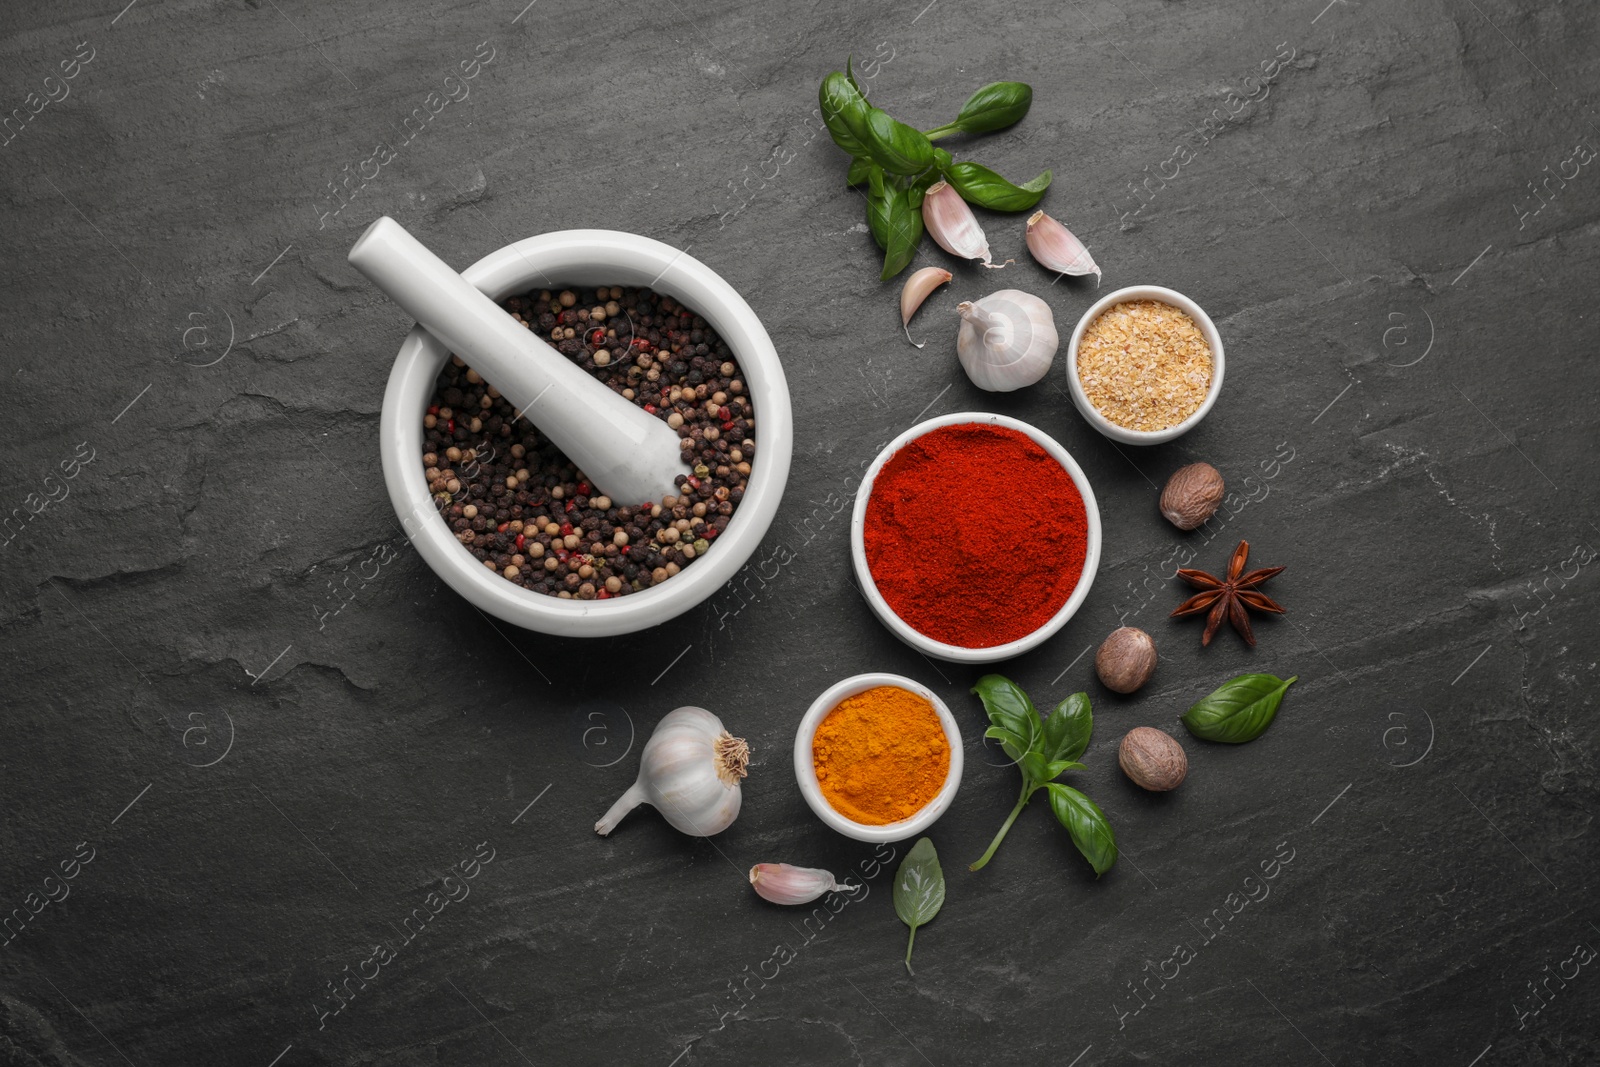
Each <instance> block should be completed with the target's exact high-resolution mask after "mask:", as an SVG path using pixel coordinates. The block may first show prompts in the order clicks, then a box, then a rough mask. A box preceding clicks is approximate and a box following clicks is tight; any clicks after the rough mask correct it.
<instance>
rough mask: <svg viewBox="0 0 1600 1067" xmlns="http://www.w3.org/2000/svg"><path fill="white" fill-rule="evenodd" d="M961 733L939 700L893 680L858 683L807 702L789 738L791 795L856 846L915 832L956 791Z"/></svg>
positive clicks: (862, 677) (859, 679) (850, 681)
mask: <svg viewBox="0 0 1600 1067" xmlns="http://www.w3.org/2000/svg"><path fill="white" fill-rule="evenodd" d="M962 766H963V761H962V748H961V728H960V727H959V726H958V725H957V724H956V719H955V716H954V715H952V714H951V713H950V709H949V708H948V707H946V706H945V704H944V701H942V700H940V699H939V697H938V696H937V695H936V694H935V693H934V692H933V690H931V689H929V688H928V687H927V686H925V685H922V684H921V683H920V682H915V681H913V680H912V679H910V678H905V677H902V676H901V675H898V674H858V675H855V676H854V677H851V678H846V679H844V680H843V681H841V682H839V683H837V684H835V685H833V686H830V687H829V688H828V690H827V691H826V692H824V693H823V694H822V695H821V696H819V697H817V699H816V700H815V701H813V702H812V704H811V707H810V709H808V710H807V711H806V713H805V715H804V716H803V717H802V718H801V720H800V727H799V729H798V730H797V731H796V733H795V739H794V774H795V780H796V781H798V782H799V784H800V794H801V795H802V796H804V797H805V800H806V803H807V804H808V805H810V807H811V810H812V811H813V812H815V813H816V816H817V818H819V819H821V820H822V821H823V822H824V823H826V824H827V825H828V826H830V827H832V828H833V829H835V830H837V831H839V833H841V834H844V835H845V836H846V837H851V838H854V839H855V840H857V841H869V842H887V841H903V840H905V839H906V838H908V837H915V836H917V835H918V834H920V833H924V832H925V831H926V830H927V829H928V827H930V826H932V825H933V824H934V823H935V822H936V821H937V820H938V818H939V816H941V815H943V814H944V813H945V811H946V810H947V809H948V808H949V807H950V804H951V802H952V801H954V800H955V798H956V790H957V789H959V788H960V786H961V769H962Z"/></svg>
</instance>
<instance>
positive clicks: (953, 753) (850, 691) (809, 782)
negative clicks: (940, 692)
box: [794, 674, 963, 842]
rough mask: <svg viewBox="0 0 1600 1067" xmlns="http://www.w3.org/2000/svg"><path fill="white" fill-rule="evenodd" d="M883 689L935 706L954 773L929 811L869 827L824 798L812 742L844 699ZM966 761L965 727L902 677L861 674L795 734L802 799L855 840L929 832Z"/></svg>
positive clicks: (823, 701) (818, 704) (824, 698)
mask: <svg viewBox="0 0 1600 1067" xmlns="http://www.w3.org/2000/svg"><path fill="white" fill-rule="evenodd" d="M880 685H892V686H898V687H899V688H901V689H906V690H909V691H911V692H913V693H915V694H917V695H918V696H920V697H922V698H923V699H925V700H926V701H928V703H930V704H932V705H933V710H934V711H936V712H938V713H939V723H940V725H942V726H943V727H944V735H945V737H946V738H947V739H948V740H949V742H950V774H949V777H947V778H946V779H945V780H944V787H943V788H942V789H940V790H939V792H938V793H937V794H935V795H934V798H933V799H932V800H930V801H929V802H928V804H927V806H926V807H924V808H923V809H922V810H921V811H919V812H917V813H916V814H915V815H913V816H911V818H909V819H902V820H900V821H899V822H892V823H887V824H885V825H883V826H869V825H868V824H866V823H859V822H856V821H855V820H854V819H849V818H846V817H845V816H843V815H841V814H839V812H838V811H837V810H835V809H834V807H833V805H832V804H829V803H828V798H827V797H825V796H823V795H822V786H820V785H819V784H817V766H816V762H815V760H814V759H813V757H812V754H811V742H812V738H813V737H814V736H815V735H816V732H817V724H818V723H820V722H822V720H823V718H824V717H826V716H827V714H828V712H830V711H832V710H833V709H834V708H835V707H837V706H838V705H839V702H840V701H841V700H844V699H845V698H846V697H852V696H855V695H856V694H857V693H861V692H865V691H866V690H868V689H876V688H877V687H878V686H880ZM962 762H963V754H962V749H961V728H960V727H959V726H957V725H956V718H955V716H954V715H951V714H950V709H949V708H947V707H945V705H944V701H942V700H940V699H939V697H938V696H937V695H936V694H935V693H934V692H933V690H931V689H929V688H928V687H927V686H925V685H923V684H921V683H920V682H914V681H912V680H911V679H910V678H903V677H901V676H900V675H898V674H858V675H856V676H855V677H853V678H846V679H845V680H844V681H842V682H840V683H838V684H837V685H834V686H832V687H831V688H829V689H828V691H827V692H825V693H823V694H822V695H821V696H819V697H818V698H817V699H816V700H815V701H814V702H812V705H811V707H810V708H809V709H808V710H807V711H806V713H805V716H804V717H803V718H802V719H801V720H800V729H799V730H797V731H795V735H794V776H795V779H796V780H797V781H798V782H799V783H800V794H801V795H802V796H804V797H805V798H806V803H807V804H809V805H811V810H812V811H814V812H816V814H817V818H819V819H821V820H822V821H823V822H825V823H827V824H828V825H829V826H831V827H833V829H835V830H837V831H839V832H840V833H841V834H844V835H845V836H846V837H853V838H855V839H856V840H857V841H871V842H881V841H903V840H905V839H906V838H908V837H915V836H916V835H918V834H920V833H922V832H924V831H925V830H927V829H928V827H930V826H932V825H933V824H934V823H935V822H937V821H938V819H939V816H941V815H943V814H944V813H945V809H947V808H949V807H950V803H951V801H953V800H955V798H956V790H957V789H959V788H961V768H962Z"/></svg>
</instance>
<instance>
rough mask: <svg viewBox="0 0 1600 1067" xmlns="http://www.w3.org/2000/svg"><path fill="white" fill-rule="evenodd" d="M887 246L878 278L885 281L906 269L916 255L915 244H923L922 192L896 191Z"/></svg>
mask: <svg viewBox="0 0 1600 1067" xmlns="http://www.w3.org/2000/svg"><path fill="white" fill-rule="evenodd" d="M885 238H886V240H887V241H888V244H887V245H886V246H885V247H884V250H883V273H881V274H880V275H878V277H879V279H880V280H882V281H888V280H889V279H890V278H893V277H894V276H895V275H896V274H899V273H900V272H901V271H903V270H905V269H906V267H907V266H908V265H909V264H910V263H911V261H912V260H913V259H915V258H916V255H917V245H919V244H921V243H922V193H921V192H920V191H917V190H912V189H900V190H897V191H895V193H894V195H893V199H892V200H891V201H890V203H889V232H888V233H887V234H885Z"/></svg>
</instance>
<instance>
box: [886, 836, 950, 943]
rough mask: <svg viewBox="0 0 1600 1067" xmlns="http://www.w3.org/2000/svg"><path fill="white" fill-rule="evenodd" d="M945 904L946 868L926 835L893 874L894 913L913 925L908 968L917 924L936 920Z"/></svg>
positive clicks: (907, 923)
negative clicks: (941, 866)
mask: <svg viewBox="0 0 1600 1067" xmlns="http://www.w3.org/2000/svg"><path fill="white" fill-rule="evenodd" d="M943 906H944V871H943V870H942V869H941V868H940V867H939V854H938V853H937V852H935V851H934V849H933V842H932V841H931V840H930V839H928V838H926V837H924V838H922V839H921V840H920V841H918V842H917V843H916V844H915V845H912V846H911V851H910V852H907V853H906V858H905V859H904V860H902V861H901V862H900V869H899V870H898V871H896V872H895V875H894V913H895V914H896V915H898V916H900V921H901V922H903V923H905V924H906V925H907V926H909V927H911V937H910V938H909V939H908V940H907V941H906V972H907V973H908V974H915V973H916V972H915V971H912V970H911V949H912V948H913V947H914V946H915V945H916V943H917V927H919V926H922V925H923V924H925V923H928V922H931V921H933V917H934V916H935V915H938V914H939V909H940V908H942V907H943Z"/></svg>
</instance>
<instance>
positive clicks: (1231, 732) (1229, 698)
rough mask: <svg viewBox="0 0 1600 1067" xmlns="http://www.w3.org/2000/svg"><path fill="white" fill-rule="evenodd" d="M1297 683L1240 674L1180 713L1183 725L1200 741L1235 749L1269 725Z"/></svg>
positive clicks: (1258, 735)
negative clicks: (1285, 694) (1286, 695)
mask: <svg viewBox="0 0 1600 1067" xmlns="http://www.w3.org/2000/svg"><path fill="white" fill-rule="evenodd" d="M1298 680H1299V676H1298V675H1296V676H1295V677H1293V678H1290V679H1289V680H1288V681H1284V680H1283V679H1281V678H1277V677H1274V676H1273V675H1270V674H1241V675H1239V677H1237V678H1235V679H1233V680H1232V681H1229V682H1225V683H1223V685H1222V687H1221V688H1220V689H1218V690H1217V691H1216V692H1215V693H1212V694H1211V695H1210V696H1208V697H1206V698H1205V699H1204V700H1202V701H1200V703H1198V704H1196V705H1195V706H1194V707H1192V708H1190V709H1189V710H1188V711H1186V712H1184V713H1183V725H1185V726H1187V727H1188V728H1189V732H1190V733H1191V734H1194V735H1195V736H1196V737H1198V738H1200V739H1201V740H1203V741H1225V742H1227V743H1229V744H1233V745H1238V744H1243V743H1244V742H1246V741H1254V740H1255V739H1256V738H1258V737H1260V736H1261V735H1262V734H1263V733H1264V732H1265V731H1266V729H1267V727H1268V726H1271V725H1272V720H1273V718H1274V717H1275V716H1276V715H1277V714H1278V705H1279V704H1281V703H1282V702H1283V694H1284V693H1285V692H1287V691H1288V689H1289V687H1290V686H1291V685H1293V684H1294V683H1295V682H1296V681H1298Z"/></svg>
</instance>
